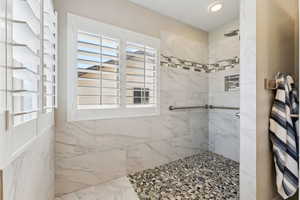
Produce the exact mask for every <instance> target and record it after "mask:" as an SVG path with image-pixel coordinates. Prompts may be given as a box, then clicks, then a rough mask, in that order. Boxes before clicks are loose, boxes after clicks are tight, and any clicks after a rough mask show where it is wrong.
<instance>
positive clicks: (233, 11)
mask: <svg viewBox="0 0 300 200" xmlns="http://www.w3.org/2000/svg"><path fill="white" fill-rule="evenodd" d="M129 1H131V2H133V3H136V4H138V5H141V6H143V7H146V8H149V9H151V10H154V11H156V12H158V13H160V14H162V15H166V16H169V17H172V18H175V19H177V20H179V21H181V22H183V23H186V24H190V25H192V26H194V27H197V28H200V29H202V30H205V31H211V30H214V29H215V28H217V27H219V26H221V25H223V24H225V23H226V22H229V21H230V20H233V19H236V18H238V16H239V0H221V1H222V2H223V9H222V10H221V11H219V12H217V13H209V12H208V6H209V5H211V3H213V2H215V0H129Z"/></svg>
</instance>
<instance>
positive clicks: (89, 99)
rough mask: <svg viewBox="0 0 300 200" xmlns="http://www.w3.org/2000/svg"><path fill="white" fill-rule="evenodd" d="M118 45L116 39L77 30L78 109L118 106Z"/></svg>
mask: <svg viewBox="0 0 300 200" xmlns="http://www.w3.org/2000/svg"><path fill="white" fill-rule="evenodd" d="M119 46H120V42H119V40H118V39H113V38H109V37H105V36H101V35H97V34H93V33H87V32H83V31H78V41H77V78H78V80H77V108H78V109H93V108H115V107H119V105H120V70H119V68H120V65H119V63H120V47H119Z"/></svg>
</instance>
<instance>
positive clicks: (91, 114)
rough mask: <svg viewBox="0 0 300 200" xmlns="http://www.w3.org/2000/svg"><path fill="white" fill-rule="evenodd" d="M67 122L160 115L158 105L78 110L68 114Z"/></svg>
mask: <svg viewBox="0 0 300 200" xmlns="http://www.w3.org/2000/svg"><path fill="white" fill-rule="evenodd" d="M68 113H69V114H68V121H69V122H72V121H86V120H101V119H118V118H135V117H150V116H158V115H160V109H159V105H157V106H147V107H140V106H139V107H137V106H135V107H127V108H117V109H116V108H112V109H98V110H96V109H80V110H72V111H71V112H68Z"/></svg>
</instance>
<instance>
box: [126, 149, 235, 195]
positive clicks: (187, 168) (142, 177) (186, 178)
mask: <svg viewBox="0 0 300 200" xmlns="http://www.w3.org/2000/svg"><path fill="white" fill-rule="evenodd" d="M128 177H129V179H130V182H131V183H132V185H133V187H134V189H135V191H136V192H137V193H138V195H139V198H140V199H141V200H185V199H189V200H192V199H197V200H202V199H203V200H204V199H215V200H224V199H230V200H237V199H239V164H238V163H237V162H235V161H232V160H229V159H227V158H225V157H223V156H220V155H217V154H214V153H211V152H204V153H200V154H197V155H194V156H190V157H187V158H184V159H180V160H177V161H174V162H171V163H169V164H166V165H162V166H159V167H156V168H154V169H148V170H144V171H142V172H138V173H135V174H131V175H129V176H128Z"/></svg>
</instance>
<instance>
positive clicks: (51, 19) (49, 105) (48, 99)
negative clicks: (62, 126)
mask: <svg viewBox="0 0 300 200" xmlns="http://www.w3.org/2000/svg"><path fill="white" fill-rule="evenodd" d="M43 15H44V18H43V20H44V29H43V73H42V74H43V111H44V112H52V111H53V109H54V108H56V107H57V14H56V12H55V11H54V8H53V6H52V3H51V1H50V0H45V1H44V8H43Z"/></svg>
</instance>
